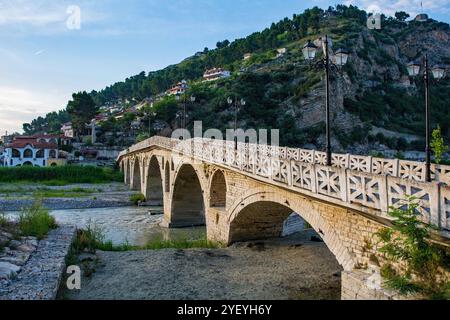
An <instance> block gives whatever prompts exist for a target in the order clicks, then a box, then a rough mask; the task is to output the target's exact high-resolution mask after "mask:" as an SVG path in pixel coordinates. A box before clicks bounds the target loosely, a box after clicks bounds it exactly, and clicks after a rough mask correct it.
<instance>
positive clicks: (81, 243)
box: [72, 222, 105, 253]
mask: <svg viewBox="0 0 450 320" xmlns="http://www.w3.org/2000/svg"><path fill="white" fill-rule="evenodd" d="M104 239H105V236H104V233H103V230H102V229H101V228H100V227H99V226H97V225H95V224H94V225H93V224H91V222H89V223H88V225H87V226H86V229H82V230H78V232H77V237H76V238H75V241H74V242H73V244H72V250H73V251H74V252H76V253H79V252H82V251H84V250H87V251H89V252H91V253H95V250H96V249H97V248H98V247H100V246H101V245H102V243H103V241H104Z"/></svg>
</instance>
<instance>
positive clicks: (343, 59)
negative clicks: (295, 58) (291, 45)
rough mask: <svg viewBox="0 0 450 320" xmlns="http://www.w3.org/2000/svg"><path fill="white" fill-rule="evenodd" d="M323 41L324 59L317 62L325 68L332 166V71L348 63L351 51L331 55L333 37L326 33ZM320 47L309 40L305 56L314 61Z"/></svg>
mask: <svg viewBox="0 0 450 320" xmlns="http://www.w3.org/2000/svg"><path fill="white" fill-rule="evenodd" d="M321 42H322V49H323V55H324V57H323V59H321V60H320V61H318V63H316V64H315V66H316V67H318V68H321V69H325V75H326V83H325V84H326V86H325V112H326V139H327V146H326V153H327V166H331V164H332V157H331V131H330V72H331V70H332V68H333V67H334V68H335V69H337V68H338V67H343V66H344V65H345V64H347V61H348V57H349V52H348V51H347V50H345V49H342V48H341V49H338V50H337V51H336V53H335V54H334V55H331V57H330V48H329V47H330V46H331V39H330V38H329V37H328V35H325V37H322V38H321ZM317 50H318V47H317V46H316V45H315V44H314V43H313V42H312V41H311V40H308V42H307V43H306V44H305V45H304V46H303V49H302V52H303V57H304V58H305V60H308V61H313V60H314V59H315V57H316V53H317Z"/></svg>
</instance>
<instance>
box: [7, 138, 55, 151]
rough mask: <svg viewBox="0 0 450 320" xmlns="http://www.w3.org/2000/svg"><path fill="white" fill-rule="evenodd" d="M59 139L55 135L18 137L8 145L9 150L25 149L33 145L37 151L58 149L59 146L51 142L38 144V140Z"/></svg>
mask: <svg viewBox="0 0 450 320" xmlns="http://www.w3.org/2000/svg"><path fill="white" fill-rule="evenodd" d="M45 137H47V139H48V138H57V136H54V135H51V136H49V135H47V136H45V135H37V136H32V137H27V136H22V137H16V138H15V139H14V140H13V141H12V142H11V143H8V144H6V147H7V148H25V147H26V146H27V145H31V146H32V147H33V148H35V149H58V144H56V143H49V142H38V141H37V139H46V138H45Z"/></svg>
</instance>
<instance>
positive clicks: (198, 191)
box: [117, 137, 450, 299]
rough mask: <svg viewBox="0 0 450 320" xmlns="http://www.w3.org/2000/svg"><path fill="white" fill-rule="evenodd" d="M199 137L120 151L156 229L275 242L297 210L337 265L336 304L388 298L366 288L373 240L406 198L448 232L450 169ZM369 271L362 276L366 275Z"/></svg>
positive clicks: (156, 140) (153, 141)
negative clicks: (152, 210) (157, 214)
mask: <svg viewBox="0 0 450 320" xmlns="http://www.w3.org/2000/svg"><path fill="white" fill-rule="evenodd" d="M325 160H326V155H325V153H323V152H319V151H314V150H303V149H294V148H282V147H273V146H267V145H255V144H244V143H239V144H238V147H237V148H235V145H234V142H227V141H218V140H207V139H201V138H195V139H190V140H186V141H180V140H174V139H169V138H163V137H152V138H150V139H148V140H146V141H144V142H141V143H139V144H136V145H134V146H132V147H130V148H129V149H127V150H125V151H123V152H122V153H121V154H120V155H119V157H118V159H117V161H118V163H119V166H120V168H121V170H122V171H123V172H124V177H125V183H126V184H129V185H130V187H131V188H132V189H133V190H137V191H141V192H142V193H143V194H144V195H145V197H146V200H147V201H148V202H150V203H152V204H154V205H163V206H164V219H163V225H164V226H167V227H187V226H198V225H206V229H207V237H208V239H209V240H211V241H218V242H221V243H223V244H231V243H233V242H237V241H244V240H255V239H264V238H271V237H278V236H279V235H280V233H281V231H282V226H283V221H284V220H285V219H286V218H287V217H288V216H289V215H290V214H291V213H292V212H296V213H298V214H299V215H300V216H301V217H302V218H303V219H304V220H306V221H307V222H308V223H309V224H310V225H311V226H312V228H314V229H315V231H316V232H318V233H319V234H320V236H321V237H322V238H323V240H324V242H325V244H326V245H327V247H328V248H329V250H330V251H331V252H332V253H333V254H334V255H335V257H336V259H337V261H338V262H339V264H340V265H341V266H342V268H343V270H344V271H343V274H342V297H343V298H345V299H375V298H377V299H378V298H382V299H385V298H389V299H391V298H393V295H392V294H390V293H387V292H386V291H384V290H382V289H380V288H379V287H377V286H376V284H372V285H371V282H370V281H372V280H371V279H372V278H373V274H372V273H373V272H375V273H377V269H376V268H372V267H370V268H368V267H367V266H372V265H373V263H372V262H373V255H374V254H376V253H375V252H373V251H374V249H373V248H372V247H373V246H372V245H371V242H372V241H373V240H374V235H375V233H376V232H377V231H378V230H380V228H383V227H385V226H387V225H389V217H388V215H387V211H388V208H389V207H390V206H394V207H395V206H397V207H400V206H402V205H403V203H402V200H403V199H405V197H406V196H407V195H411V196H415V197H416V198H417V199H418V200H419V203H420V206H419V208H418V214H420V217H421V218H422V220H423V221H425V222H426V223H430V224H433V225H434V226H436V227H437V228H438V230H439V231H437V232H436V236H437V237H438V238H439V239H440V240H441V241H443V242H446V243H448V238H449V235H450V187H449V184H450V167H448V166H437V165H434V166H433V168H432V170H433V179H434V181H433V182H431V183H426V182H425V166H424V164H423V163H419V162H411V161H401V160H389V159H380V158H373V157H364V156H353V155H349V154H333V165H332V166H331V167H327V166H326V165H325V163H326V161H325ZM369 270H370V272H369Z"/></svg>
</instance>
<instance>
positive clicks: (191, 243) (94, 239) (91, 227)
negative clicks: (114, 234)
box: [71, 222, 222, 255]
mask: <svg viewBox="0 0 450 320" xmlns="http://www.w3.org/2000/svg"><path fill="white" fill-rule="evenodd" d="M220 247H222V245H221V244H220V243H216V242H211V241H208V240H207V239H206V237H205V238H203V239H196V240H191V239H180V240H162V239H156V240H153V241H150V242H149V243H147V244H146V245H145V246H133V245H130V244H129V243H128V241H126V242H125V243H123V244H119V245H115V244H113V242H112V241H111V240H107V241H105V235H104V232H103V229H102V228H100V227H99V226H97V225H95V224H92V223H91V222H89V223H88V225H87V226H86V228H85V229H82V230H78V233H77V237H76V239H75V241H74V242H73V244H72V250H71V252H72V255H75V254H77V253H81V252H83V251H85V252H90V253H95V251H96V250H101V251H113V252H124V251H137V250H162V249H195V248H204V249H216V248H220Z"/></svg>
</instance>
